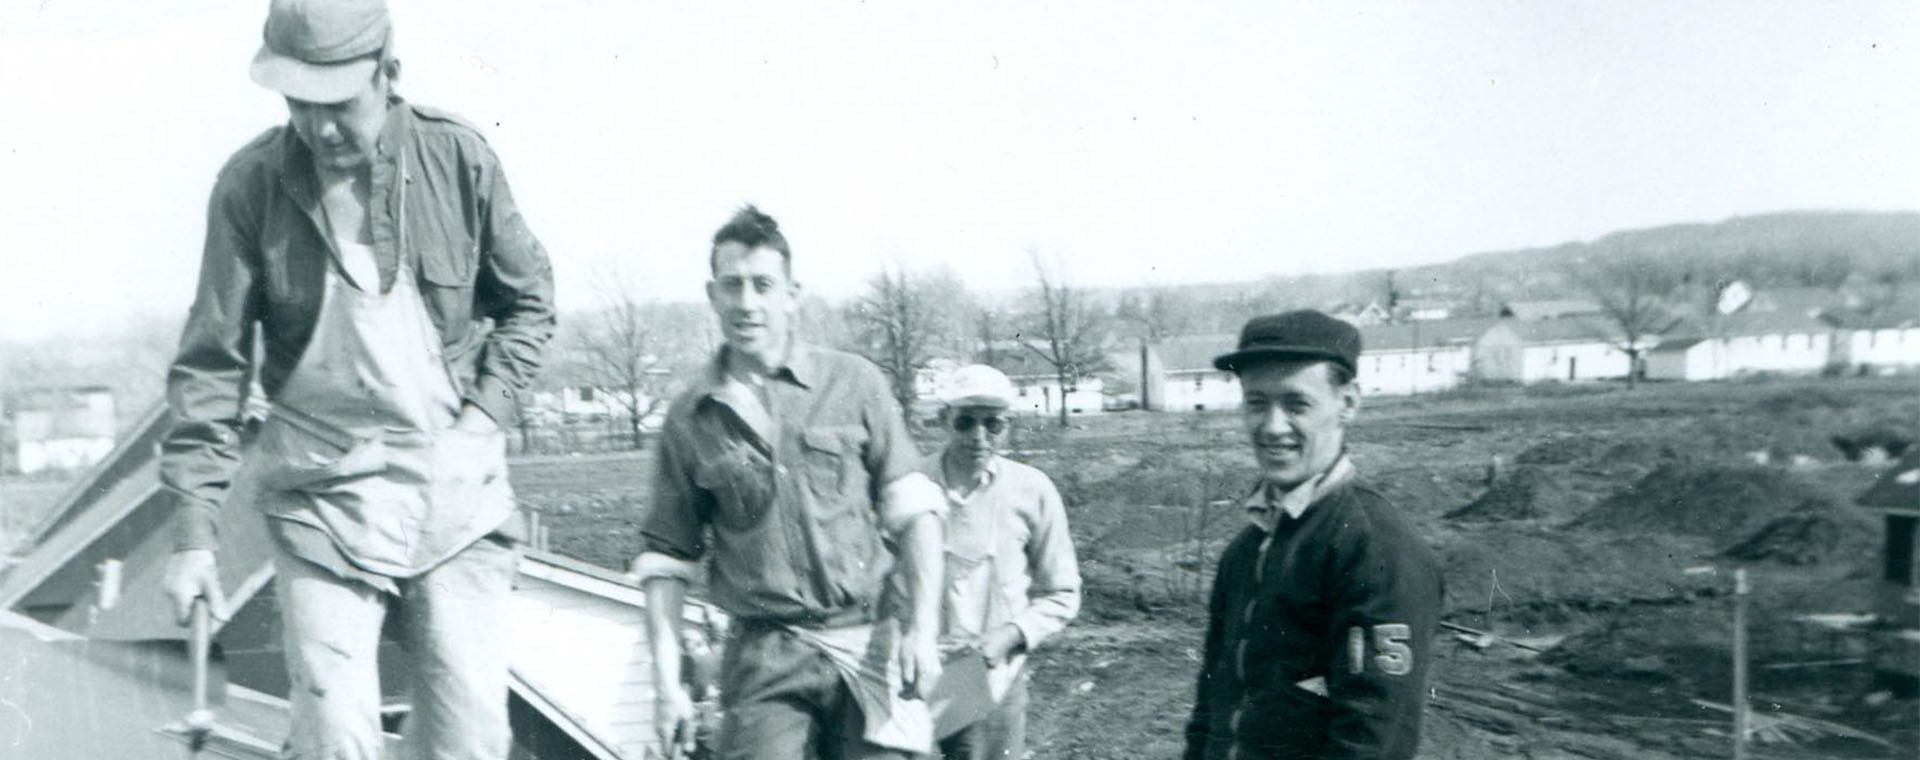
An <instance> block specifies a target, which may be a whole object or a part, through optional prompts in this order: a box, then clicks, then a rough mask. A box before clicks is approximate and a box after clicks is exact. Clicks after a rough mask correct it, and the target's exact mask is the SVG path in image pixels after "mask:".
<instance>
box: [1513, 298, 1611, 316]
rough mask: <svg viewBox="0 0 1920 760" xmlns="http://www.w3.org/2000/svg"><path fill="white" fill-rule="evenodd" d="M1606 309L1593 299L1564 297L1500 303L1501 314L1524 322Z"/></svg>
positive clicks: (1593, 313)
mask: <svg viewBox="0 0 1920 760" xmlns="http://www.w3.org/2000/svg"><path fill="white" fill-rule="evenodd" d="M1604 312H1605V309H1602V308H1600V304H1597V303H1594V302H1592V301H1584V300H1579V299H1571V298H1562V299H1556V300H1544V301H1508V302H1506V303H1504V304H1501V305H1500V316H1502V317H1511V318H1513V319H1518V320H1521V321H1524V322H1532V321H1536V320H1542V319H1567V318H1569V317H1594V316H1598V315H1600V314H1603V313H1604Z"/></svg>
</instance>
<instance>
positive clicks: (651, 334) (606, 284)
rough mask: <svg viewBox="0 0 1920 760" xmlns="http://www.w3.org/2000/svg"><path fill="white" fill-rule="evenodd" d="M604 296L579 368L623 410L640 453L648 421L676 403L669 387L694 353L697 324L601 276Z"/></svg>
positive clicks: (582, 337)
mask: <svg viewBox="0 0 1920 760" xmlns="http://www.w3.org/2000/svg"><path fill="white" fill-rule="evenodd" d="M601 293H602V295H603V298H604V299H605V300H606V302H607V306H606V308H605V309H603V310H601V311H600V312H599V313H598V314H596V315H594V317H593V319H592V321H591V322H590V323H589V324H588V325H587V327H586V329H584V330H582V331H581V332H580V333H578V334H577V336H576V338H575V341H574V342H575V349H576V350H577V352H578V361H579V364H580V369H581V371H582V372H583V374H584V375H585V377H586V378H587V381H588V382H589V383H590V384H591V385H592V387H594V388H595V389H597V390H599V391H600V392H602V393H605V394H607V395H608V396H611V397H612V398H613V400H614V402H615V403H616V404H617V405H618V406H619V407H620V410H621V412H622V413H623V414H624V415H625V417H626V419H627V433H628V435H629V436H630V439H631V441H632V444H633V447H634V448H640V447H641V445H642V437H641V429H642V423H643V421H644V420H646V419H647V417H649V416H651V415H653V414H654V413H655V412H657V411H659V410H660V409H661V408H663V407H664V406H665V405H666V404H667V403H668V402H669V401H671V398H670V396H671V394H670V388H669V386H670V384H671V382H672V379H673V377H674V374H675V371H676V370H678V369H680V368H681V367H682V366H684V363H685V361H686V360H687V358H688V357H689V356H690V351H691V350H692V349H693V348H694V347H693V346H692V345H691V342H690V341H691V340H692V339H693V338H694V337H695V336H696V334H697V330H696V329H695V328H696V325H694V324H690V321H691V320H689V319H687V318H686V315H684V314H681V313H680V310H675V309H673V308H672V307H670V306H667V305H664V304H660V303H658V302H653V301H647V300H643V299H641V298H640V297H639V296H638V295H637V294H636V293H635V292H634V289H633V288H632V286H631V285H629V284H628V282H627V280H626V279H625V278H623V277H618V276H606V277H602V278H601Z"/></svg>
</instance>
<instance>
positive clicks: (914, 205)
mask: <svg viewBox="0 0 1920 760" xmlns="http://www.w3.org/2000/svg"><path fill="white" fill-rule="evenodd" d="M393 1H394V6H395V11H394V12H395V18H396V22H395V23H396V34H397V42H398V45H399V50H400V55H401V58H402V61H403V65H404V72H403V77H402V81H401V83H400V88H401V91H402V93H403V94H405V95H407V96H408V97H410V98H413V99H415V100H418V101H420V102H422V103H427V104H432V105H437V106H441V107H445V108H449V109H451V110H454V111H456V112H458V113H461V114H463V115H465V116H467V117H468V118H469V119H471V120H472V121H473V122H475V123H477V124H479V125H481V126H482V128H483V130H484V131H485V132H486V133H487V135H488V137H489V139H490V140H491V141H492V143H493V144H494V146H495V147H496V148H497V149H498V152H499V153H500V154H501V156H502V158H503V160H504V161H505V163H506V168H507V173H508V176H509V177H510V179H511V181H512V185H513V188H514V191H515V193H516V195H517V196H518V198H519V201H520V203H521V205H522V207H523V210H524V211H525V213H526V215H527V217H528V219H529V220H530V222H531V223H532V225H533V228H534V231H535V232H536V234H538V235H539V236H540V238H541V239H542V240H543V241H544V242H545V243H546V245H547V248H548V250H549V251H550V252H551V254H552V256H553V260H554V267H555V269H556V271H557V272H558V279H559V289H560V299H561V305H562V307H563V308H574V307H581V306H587V305H590V304H592V303H593V302H594V301H595V300H596V298H597V295H596V283H597V282H600V281H603V280H604V279H605V278H606V277H607V276H609V275H608V274H607V273H608V272H610V271H613V270H616V269H618V270H620V271H622V272H623V273H624V274H622V275H620V276H626V277H631V278H633V279H634V280H635V281H636V282H637V283H639V287H640V288H641V290H642V292H644V293H646V294H647V295H650V296H657V297H663V298H669V299H691V298H697V297H699V288H700V283H701V282H702V281H703V279H704V275H705V269H704V267H705V250H706V241H707V239H708V237H709V236H710V235H711V233H712V230H713V229H714V228H715V227H717V226H718V225H719V224H720V223H722V222H723V221H724V220H725V219H726V217H727V216H728V215H729V214H730V213H731V212H732V210H733V209H734V208H735V207H737V206H738V205H739V204H741V203H743V202H747V201H752V202H754V203H757V204H759V205H760V206H761V207H762V208H763V209H765V210H767V211H768V212H770V213H772V214H774V215H775V216H776V217H778V218H779V219H780V221H781V223H782V226H783V227H784V228H785V229H786V230H787V232H788V236H789V238H790V239H791V240H792V242H793V244H794V247H795V255H796V263H795V265H796V274H797V276H798V277H799V278H800V279H801V280H802V281H803V282H804V283H806V284H807V285H808V286H809V287H811V288H813V289H814V290H816V291H820V292H824V293H826V294H828V295H830V296H843V295H847V294H850V293H853V292H856V291H857V290H858V289H859V288H860V286H861V283H862V282H863V281H864V280H865V279H866V277H867V276H868V275H869V274H870V273H871V272H872V271H874V269H875V268H876V267H877V266H878V263H879V262H880V261H882V260H887V259H891V260H897V261H901V262H904V263H905V264H906V265H907V266H909V267H912V268H926V267H933V266H940V265H945V266H950V267H952V268H953V269H954V270H955V271H956V272H958V273H959V274H960V275H961V276H962V277H963V278H964V279H965V280H966V282H967V283H968V284H969V285H970V286H973V287H981V288H991V287H1013V286H1017V285H1020V284H1023V283H1024V282H1025V280H1026V278H1027V277H1028V276H1029V275H1028V271H1029V270H1028V268H1027V265H1026V256H1027V254H1026V251H1028V250H1039V251H1042V252H1045V253H1046V254H1048V255H1052V256H1057V257H1059V259H1060V260H1061V261H1063V262H1065V264H1066V266H1067V267H1068V268H1069V269H1070V270H1071V273H1072V275H1073V276H1074V277H1075V278H1076V279H1077V280H1079V281H1081V282H1085V283H1089V284H1098V285H1142V284H1155V283H1166V282H1178V281H1219V280H1234V279H1244V278H1251V277H1258V276H1263V275H1269V274H1293V273H1302V272H1327V271H1340V270H1348V269H1361V268H1371V267H1381V266H1393V265H1401V264H1413V263H1425V262H1432V261H1438V260H1443V259H1448V258H1452V257H1455V256H1459V255H1462V254H1466V253H1472V252H1476V251H1483V250H1493V249H1503V248H1515V247H1525V246H1534V245H1550V244H1555V243H1560V242H1564V241H1568V240H1585V239H1591V238H1593V237H1596V236H1598V235H1601V234H1604V233H1606V232H1608V231H1612V230H1616V229H1622V228H1630V227H1640V226H1649V225H1654V224H1663V223H1669V222H1678V221H1715V220H1719V219H1723V218H1726V217H1728V216H1735V215H1741V214H1750V213H1759V212H1766V211H1774V210H1783V209H1803V208H1820V209H1832V208H1863V209H1911V208H1915V207H1920V147H1916V146H1917V145H1920V142H1917V141H1916V136H1920V98H1916V97H1914V94H1915V93H1916V92H1917V91H1920V51H1917V50H1916V45H1917V44H1920V3H1914V2H1911V0H1895V1H1892V2H1884V3H1867V2H1861V3H1808V2H1804V1H1802V0H1792V1H1788V2H1739V3H1719V2H1699V3H1620V2H1590V3H1576V2H1559V1H1556V2H1448V3H1437V2H1436V3H1405V2H1399V3H1389V4H1380V5H1368V4H1360V3H1345V2H1342V3H1326V4H1314V5H1302V4H1297V3H1284V2H1272V1H1271V0H1264V1H1259V2H1246V3H1228V2H1212V3H1174V2H1160V3H1123V2H1057V3H1032V2H1007V3H999V2H969V3H963V4H962V3H956V4H949V6H950V9H942V10H930V9H928V6H929V5H931V4H927V3H881V2H874V3H855V2H806V3H801V2H791V3H779V4H775V3H768V2H761V3H728V2H700V3H672V4H669V3H661V2H624V1H616V0H607V1H604V2H593V1H590V0H548V1H546V2H515V3H497V4H494V3H473V2H460V1H456V0H393ZM0 2H4V3H5V4H4V5H0V8H3V10H0V104H4V105H0V108H4V112H3V113H4V115H0V187H4V191H3V192H4V193H5V197H4V201H5V202H4V203H0V262H4V277H0V339H7V338H28V337H40V336H46V335H49V334H53V333H56V332H61V331H72V332H77V333H91V332H99V331H101V330H105V329H111V328H112V327H114V326H116V325H119V324H124V323H125V322H126V320H128V319H129V318H135V317H138V316H140V315H152V314H166V315H174V314H178V313H181V312H183V311H184V309H185V308H186V305H187V303H188V302H189V299H190V297H191V294H192V287H193V277H194V272H195V270H196V267H197V265H198V257H199V251H200V238H201V232H202V228H203V226H204V223H205V220H204V210H205V207H206V197H207V192H208V190H209V189H210V187H211V185H212V181H213V176H214V173H215V171H216V170H217V169H218V168H219V166H220V165H221V163H222V162H223V161H224V160H225V159H226V158H227V156H229V155H230V154H231V153H232V152H233V151H234V150H235V149H236V148H238V147H239V146H240V145H241V144H243V143H244V142H245V141H246V140H248V139H249V138H251V137H252V136H253V135H255V134H257V133H259V132H260V131H261V130H263V129H266V128H268V127H270V126H273V125H274V124H276V123H279V122H281V121H284V119H285V118H286V109H285V105H284V103H283V101H281V100H280V99H279V98H278V96H276V95H274V94H272V93H269V92H267V91H265V90H262V89H260V88H258V87H256V86H255V85H253V84H252V83H251V82H250V81H249V80H248V78H247V74H246V65H247V62H248V61H249V60H250V58H251V56H252V55H253V53H254V51H255V50H256V48H257V46H258V45H259V39H260V25H261V22H262V21H263V20H264V18H265V8H266V3H265V2H264V1H263V0H238V1H236V0H169V1H168V2H165V3H158V2H152V0H0Z"/></svg>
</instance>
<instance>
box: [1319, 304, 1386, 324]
mask: <svg viewBox="0 0 1920 760" xmlns="http://www.w3.org/2000/svg"><path fill="white" fill-rule="evenodd" d="M1327 316H1330V317H1333V318H1334V319H1338V320H1341V321H1344V322H1348V323H1351V324H1353V325H1354V326H1356V327H1365V326H1367V325H1379V324H1385V323H1387V322H1388V321H1391V320H1392V319H1393V313H1392V312H1389V311H1387V307H1385V306H1381V305H1380V302H1379V301H1368V302H1366V303H1360V302H1357V301H1349V302H1346V303H1337V304H1334V305H1332V306H1329V307H1327Z"/></svg>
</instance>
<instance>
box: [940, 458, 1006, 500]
mask: <svg viewBox="0 0 1920 760" xmlns="http://www.w3.org/2000/svg"><path fill="white" fill-rule="evenodd" d="M1002 458H1003V457H1001V456H1000V455H999V454H995V455H993V458H992V459H989V460H987V466H986V468H985V469H984V470H983V471H982V472H981V473H980V474H979V476H978V477H977V479H976V480H975V481H974V482H973V483H961V484H958V485H971V486H972V487H973V490H972V494H978V493H980V492H981V491H982V490H984V489H986V487H987V486H990V485H993V482H994V481H996V480H999V479H1000V460H1001V459H1002ZM927 464H928V466H927V468H926V469H927V470H928V472H927V474H928V476H930V477H932V478H933V482H935V483H938V484H940V489H941V490H943V491H946V492H947V495H948V498H952V497H953V494H955V493H957V490H956V489H955V488H954V486H955V485H956V484H954V483H950V482H948V480H947V450H946V449H944V448H943V449H941V450H939V451H938V452H935V453H934V455H933V457H932V459H931V460H930V461H929V462H928V463H927ZM972 494H969V495H972Z"/></svg>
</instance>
